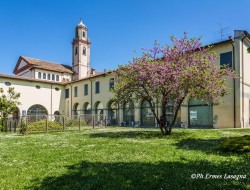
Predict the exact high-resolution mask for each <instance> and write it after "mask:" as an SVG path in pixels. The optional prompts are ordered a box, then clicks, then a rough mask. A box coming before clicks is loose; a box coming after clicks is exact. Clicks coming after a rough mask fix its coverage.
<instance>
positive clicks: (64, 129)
mask: <svg viewBox="0 0 250 190" xmlns="http://www.w3.org/2000/svg"><path fill="white" fill-rule="evenodd" d="M62 117H63V131H65V117H64V116H62Z"/></svg>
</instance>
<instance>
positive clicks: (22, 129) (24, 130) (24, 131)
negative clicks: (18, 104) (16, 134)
mask: <svg viewBox="0 0 250 190" xmlns="http://www.w3.org/2000/svg"><path fill="white" fill-rule="evenodd" d="M20 133H21V134H23V135H27V134H28V127H27V125H26V124H25V123H24V122H23V120H22V121H21V124H20Z"/></svg>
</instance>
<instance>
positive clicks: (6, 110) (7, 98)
mask: <svg viewBox="0 0 250 190" xmlns="http://www.w3.org/2000/svg"><path fill="white" fill-rule="evenodd" d="M19 97H20V93H17V92H15V90H14V88H13V87H10V88H9V89H8V91H7V94H5V93H4V90H3V89H2V88H0V110H1V111H2V117H4V118H5V117H7V116H8V115H9V114H12V113H13V112H14V111H15V109H16V108H17V105H18V104H19V102H18V99H19Z"/></svg>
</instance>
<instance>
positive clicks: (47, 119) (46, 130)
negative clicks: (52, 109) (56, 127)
mask: <svg viewBox="0 0 250 190" xmlns="http://www.w3.org/2000/svg"><path fill="white" fill-rule="evenodd" d="M46 133H48V116H46Z"/></svg>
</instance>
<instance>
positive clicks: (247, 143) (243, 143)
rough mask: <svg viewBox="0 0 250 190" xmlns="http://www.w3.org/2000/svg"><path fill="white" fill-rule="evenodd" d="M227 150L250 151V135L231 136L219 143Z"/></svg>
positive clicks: (221, 147) (220, 146)
mask: <svg viewBox="0 0 250 190" xmlns="http://www.w3.org/2000/svg"><path fill="white" fill-rule="evenodd" d="M219 148H220V149H222V150H223V151H225V152H236V153H250V135H245V136H241V137H230V138H227V139H225V140H224V141H222V142H221V143H220V144H219Z"/></svg>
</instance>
